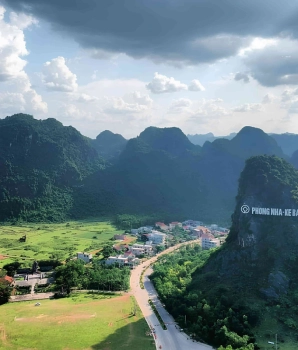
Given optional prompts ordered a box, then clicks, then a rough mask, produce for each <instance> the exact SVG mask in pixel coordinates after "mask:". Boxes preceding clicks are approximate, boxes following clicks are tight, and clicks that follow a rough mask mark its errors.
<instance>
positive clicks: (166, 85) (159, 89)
mask: <svg viewBox="0 0 298 350" xmlns="http://www.w3.org/2000/svg"><path fill="white" fill-rule="evenodd" d="M146 88H147V89H148V90H150V91H151V92H152V93H153V94H163V93H169V92H176V91H182V90H187V85H186V84H183V83H181V82H180V81H179V80H175V79H174V78H168V77H167V76H165V75H161V74H158V73H155V74H154V78H153V80H152V81H151V82H150V83H149V84H147V85H146Z"/></svg>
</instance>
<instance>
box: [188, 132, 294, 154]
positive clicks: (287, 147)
mask: <svg viewBox="0 0 298 350" xmlns="http://www.w3.org/2000/svg"><path fill="white" fill-rule="evenodd" d="M236 135H237V133H231V134H230V135H227V136H214V135H213V134H212V133H211V132H209V133H208V134H195V135H187V137H188V139H189V140H190V142H192V143H193V144H194V145H199V146H203V145H204V143H205V142H206V141H209V142H213V141H215V140H217V139H228V140H231V139H232V138H234V137H235V136H236ZM268 135H270V136H271V137H273V138H274V139H275V141H276V142H277V143H278V145H279V146H280V147H281V149H282V150H283V152H284V154H286V155H288V156H289V157H291V156H292V155H293V153H294V152H295V151H296V150H297V149H298V135H296V134H291V133H285V134H268Z"/></svg>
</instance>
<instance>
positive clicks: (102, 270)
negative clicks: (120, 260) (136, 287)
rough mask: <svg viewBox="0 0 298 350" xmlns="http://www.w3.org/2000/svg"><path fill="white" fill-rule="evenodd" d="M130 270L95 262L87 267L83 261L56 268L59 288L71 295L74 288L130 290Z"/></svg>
mask: <svg viewBox="0 0 298 350" xmlns="http://www.w3.org/2000/svg"><path fill="white" fill-rule="evenodd" d="M129 277H130V269H129V268H128V267H123V268H118V267H116V266H106V265H104V264H101V263H98V262H95V263H93V264H92V266H86V265H85V263H84V262H83V261H82V260H71V261H69V262H68V263H66V264H65V265H62V266H58V267H57V268H56V285H57V287H58V288H59V289H60V290H61V291H63V292H66V293H67V294H69V293H70V292H71V289H72V288H78V289H98V290H105V291H120V290H127V289H129Z"/></svg>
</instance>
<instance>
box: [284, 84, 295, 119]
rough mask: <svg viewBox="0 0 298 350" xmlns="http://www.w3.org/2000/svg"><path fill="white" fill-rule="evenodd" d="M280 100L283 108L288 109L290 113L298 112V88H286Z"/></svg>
mask: <svg viewBox="0 0 298 350" xmlns="http://www.w3.org/2000/svg"><path fill="white" fill-rule="evenodd" d="M280 100H281V104H280V107H281V108H282V109H286V110H287V111H288V114H296V113H297V111H298V88H294V89H286V90H284V91H283V93H282V94H281V99H280Z"/></svg>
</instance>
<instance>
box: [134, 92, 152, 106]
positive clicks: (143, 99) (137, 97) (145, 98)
mask: <svg viewBox="0 0 298 350" xmlns="http://www.w3.org/2000/svg"><path fill="white" fill-rule="evenodd" d="M131 97H132V99H133V101H134V102H135V103H137V104H139V105H142V106H148V107H151V106H152V103H153V100H152V99H151V98H150V96H149V95H142V94H141V93H140V92H139V91H134V92H133V93H132V94H131Z"/></svg>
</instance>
